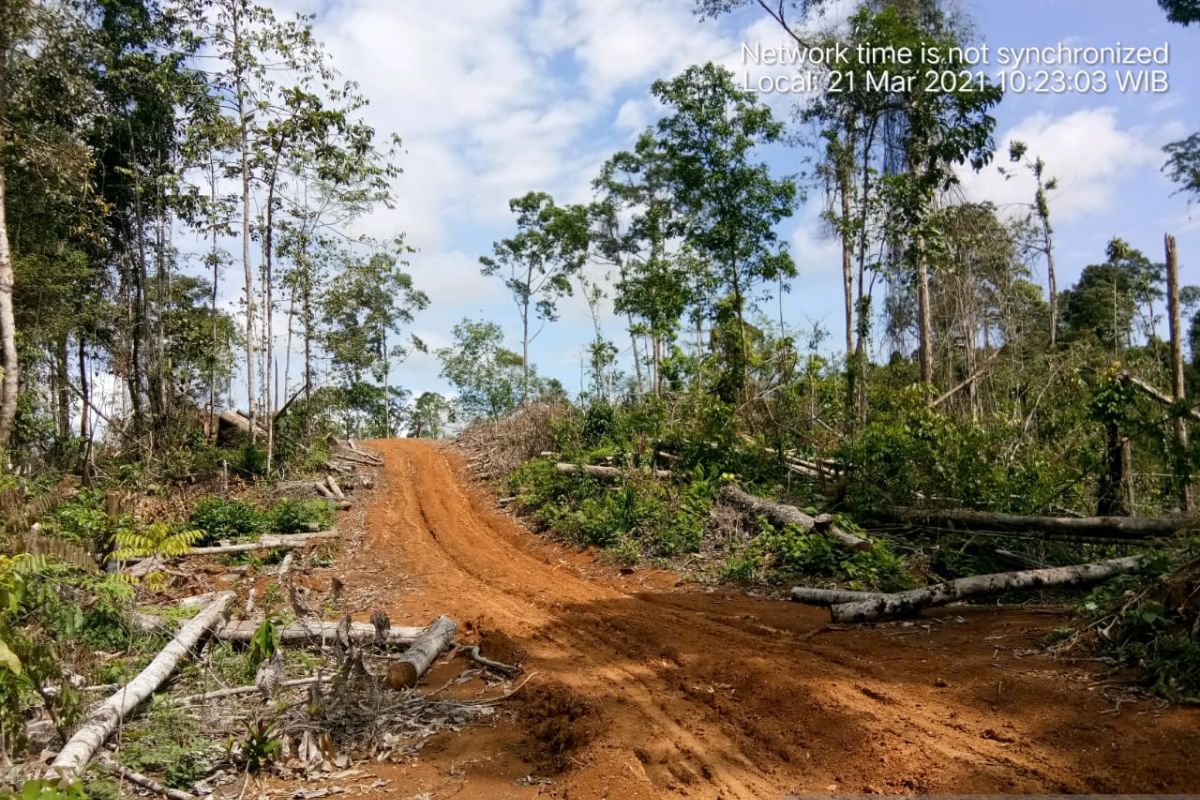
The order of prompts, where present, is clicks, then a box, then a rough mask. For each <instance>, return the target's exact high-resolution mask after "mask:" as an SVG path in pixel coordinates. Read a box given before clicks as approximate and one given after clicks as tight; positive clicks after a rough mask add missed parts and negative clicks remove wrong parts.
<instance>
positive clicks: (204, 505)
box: [190, 495, 264, 544]
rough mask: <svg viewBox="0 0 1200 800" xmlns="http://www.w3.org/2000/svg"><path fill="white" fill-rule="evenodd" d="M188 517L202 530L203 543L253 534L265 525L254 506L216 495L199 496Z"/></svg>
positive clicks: (241, 537)
mask: <svg viewBox="0 0 1200 800" xmlns="http://www.w3.org/2000/svg"><path fill="white" fill-rule="evenodd" d="M190 520H191V524H192V526H193V527H195V528H196V529H197V530H200V531H202V532H203V537H202V538H201V540H200V541H201V543H202V544H211V543H213V542H216V541H219V540H221V539H243V538H248V537H252V536H255V535H257V534H258V533H260V532H261V531H262V530H263V527H264V521H263V516H262V514H260V513H259V511H258V509H256V508H255V507H254V506H252V505H250V504H249V503H243V502H241V501H240V500H227V499H225V498H223V497H218V496H217V495H209V496H207V497H204V498H201V499H200V500H199V501H198V502H197V503H196V505H195V506H193V507H192V514H191V518H190Z"/></svg>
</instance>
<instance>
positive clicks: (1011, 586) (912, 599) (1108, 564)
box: [829, 556, 1145, 622]
mask: <svg viewBox="0 0 1200 800" xmlns="http://www.w3.org/2000/svg"><path fill="white" fill-rule="evenodd" d="M1144 561H1145V557H1144V556H1126V557H1125V558H1114V559H1110V560H1108V561H1099V562H1096V563H1094V564H1078V565H1076V566H1071V567H1047V568H1045V569H1028V570H1021V571H1019V572H997V573H994V574H992V575H973V576H971V577H969V578H959V579H957V580H953V581H947V582H945V583H938V584H934V585H933V586H926V587H924V588H922V589H910V590H908V591H906V592H895V593H892V594H881V595H878V596H876V597H872V598H869V599H866V600H858V601H855V602H851V603H841V604H838V605H834V606H832V607H831V608H830V609H829V611H830V616H831V617H832V618H833V621H834V622H869V621H871V620H877V619H884V618H887V617H899V616H906V615H911V614H915V613H917V612H918V611H920V610H921V609H923V608H929V607H931V606H942V605H946V604H947V603H953V602H955V601H958V600H965V599H967V598H968V597H980V596H983V595H989V594H999V593H1001V592H1008V591H1022V590H1032V589H1043V588H1046V587H1049V586H1085V585H1087V584H1091V583H1099V582H1100V581H1103V580H1106V579H1108V578H1111V577H1112V576H1114V575H1120V574H1122V573H1125V572H1135V571H1137V570H1138V569H1140V568H1141V566H1142V564H1143V562H1144Z"/></svg>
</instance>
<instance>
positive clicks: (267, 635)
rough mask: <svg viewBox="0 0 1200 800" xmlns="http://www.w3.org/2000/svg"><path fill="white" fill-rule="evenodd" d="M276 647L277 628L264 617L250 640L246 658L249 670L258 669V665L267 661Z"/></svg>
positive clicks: (277, 642) (277, 645) (270, 620)
mask: <svg viewBox="0 0 1200 800" xmlns="http://www.w3.org/2000/svg"><path fill="white" fill-rule="evenodd" d="M278 647H279V630H278V626H277V624H276V622H275V621H274V620H273V619H271V617H269V616H268V617H265V618H264V619H263V621H262V622H261V623H260V624H259V626H258V627H257V628H255V630H254V635H253V636H252V637H251V638H250V648H249V650H248V651H247V656H246V657H247V661H248V663H249V667H250V669H251V670H255V669H258V665H259V664H261V663H263V662H264V661H267V660H269V659H270V658H271V656H272V655H274V654H275V650H276V648H278Z"/></svg>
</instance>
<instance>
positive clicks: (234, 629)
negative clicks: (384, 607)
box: [213, 618, 426, 645]
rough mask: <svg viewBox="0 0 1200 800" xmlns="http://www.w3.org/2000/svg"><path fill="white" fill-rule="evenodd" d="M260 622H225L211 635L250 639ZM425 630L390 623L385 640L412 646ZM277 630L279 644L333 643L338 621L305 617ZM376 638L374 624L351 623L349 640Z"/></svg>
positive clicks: (359, 641) (365, 641) (362, 641)
mask: <svg viewBox="0 0 1200 800" xmlns="http://www.w3.org/2000/svg"><path fill="white" fill-rule="evenodd" d="M261 624H262V619H261V618H259V619H243V620H237V621H236V622H228V623H226V624H225V625H223V626H221V627H220V628H217V630H216V632H215V633H214V634H213V635H214V636H216V637H217V638H218V639H220V640H222V641H226V642H249V641H250V640H251V639H252V638H254V632H255V631H256V630H258V626H259V625H261ZM425 630H426V629H425V628H419V627H396V626H395V625H393V626H391V628H389V629H388V632H387V639H386V642H385V643H386V644H389V645H397V644H407V645H411V644H412V643H413V642H415V641H416V640H417V637H419V636H420V635H421V634H422V633H423V632H424V631H425ZM276 633H277V634H278V636H279V642H280V644H297V643H316V644H320V643H322V642H336V641H337V638H338V623H337V622H317V621H313V620H306V621H305V622H303V623H300V622H293V623H291V624H290V625H286V626H284V627H283V628H281V629H279V630H278V631H276ZM375 638H376V633H375V626H374V625H372V624H370V623H369V622H355V623H354V624H352V625H351V626H350V641H351V642H352V643H354V644H371V643H372V642H374V641H375Z"/></svg>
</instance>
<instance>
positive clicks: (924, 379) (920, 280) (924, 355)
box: [914, 235, 933, 386]
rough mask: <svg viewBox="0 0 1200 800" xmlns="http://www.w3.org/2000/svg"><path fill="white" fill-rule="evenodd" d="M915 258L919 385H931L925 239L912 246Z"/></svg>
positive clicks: (929, 317) (930, 322)
mask: <svg viewBox="0 0 1200 800" xmlns="http://www.w3.org/2000/svg"><path fill="white" fill-rule="evenodd" d="M914 249H915V251H916V258H917V322H918V325H919V326H920V340H921V341H920V356H919V360H920V367H921V383H924V384H926V385H930V386H931V385H933V314H932V312H931V310H930V308H929V260H928V259H927V258H926V254H925V237H924V236H920V235H918V236H917V241H916V243H915V245H914Z"/></svg>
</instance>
